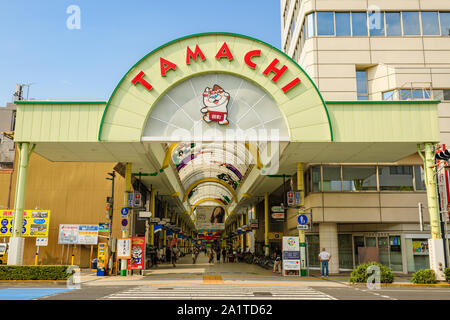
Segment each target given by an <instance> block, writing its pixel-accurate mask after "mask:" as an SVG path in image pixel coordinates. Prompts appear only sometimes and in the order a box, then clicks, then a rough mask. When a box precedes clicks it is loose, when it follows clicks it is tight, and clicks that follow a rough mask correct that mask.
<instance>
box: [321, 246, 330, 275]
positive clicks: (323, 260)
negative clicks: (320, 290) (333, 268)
mask: <svg viewBox="0 0 450 320" xmlns="http://www.w3.org/2000/svg"><path fill="white" fill-rule="evenodd" d="M319 260H320V262H321V263H322V278H323V277H324V276H325V277H327V278H328V263H329V262H330V260H331V254H329V253H328V252H327V251H326V250H325V248H322V251H321V252H320V253H319ZM324 270H325V271H326V272H325V271H324Z"/></svg>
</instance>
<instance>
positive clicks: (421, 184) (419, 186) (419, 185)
mask: <svg viewBox="0 0 450 320" xmlns="http://www.w3.org/2000/svg"><path fill="white" fill-rule="evenodd" d="M414 180H415V183H416V190H426V188H425V175H424V172H423V168H422V166H414Z"/></svg>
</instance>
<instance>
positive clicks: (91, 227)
mask: <svg viewBox="0 0 450 320" xmlns="http://www.w3.org/2000/svg"><path fill="white" fill-rule="evenodd" d="M97 241H98V224H81V225H79V226H78V243H77V244H97Z"/></svg>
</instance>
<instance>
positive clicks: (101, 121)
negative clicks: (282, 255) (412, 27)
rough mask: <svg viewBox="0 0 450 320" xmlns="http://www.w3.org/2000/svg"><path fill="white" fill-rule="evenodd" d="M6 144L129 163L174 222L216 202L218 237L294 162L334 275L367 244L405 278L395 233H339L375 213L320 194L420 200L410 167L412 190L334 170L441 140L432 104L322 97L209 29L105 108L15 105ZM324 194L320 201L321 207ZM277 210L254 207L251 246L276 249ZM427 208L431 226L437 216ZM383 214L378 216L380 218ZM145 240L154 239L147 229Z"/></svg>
mask: <svg viewBox="0 0 450 320" xmlns="http://www.w3.org/2000/svg"><path fill="white" fill-rule="evenodd" d="M14 139H15V142H16V143H17V144H18V146H19V148H20V149H21V152H20V159H19V163H20V164H21V166H22V165H25V166H26V165H27V161H28V158H27V156H28V153H29V151H30V150H32V151H34V152H35V153H37V154H39V155H41V156H42V157H44V158H46V159H48V160H50V161H72V162H96V161H97V162H119V163H124V164H125V163H126V164H128V165H127V168H129V169H127V170H126V174H125V176H126V179H131V176H135V177H137V176H138V177H139V179H140V182H141V183H142V184H144V185H145V186H146V187H148V188H149V190H150V189H151V190H152V194H153V193H155V192H157V193H158V194H159V195H164V196H165V197H166V199H168V200H167V201H169V203H170V205H171V207H173V208H175V209H174V210H175V211H177V212H178V214H179V215H182V216H183V217H184V218H183V219H185V220H184V225H192V224H193V221H195V219H196V216H195V210H194V208H195V207H198V206H213V205H214V206H221V207H223V208H224V212H226V215H225V226H224V228H225V230H227V229H229V228H230V226H231V225H233V226H234V225H236V226H242V225H244V224H245V223H244V222H243V220H242V219H241V218H240V214H241V213H242V212H244V211H245V212H248V211H249V208H252V207H253V206H255V205H256V204H257V203H260V201H261V199H263V197H266V198H267V196H268V194H269V193H271V192H273V191H274V190H275V189H277V188H278V187H279V186H280V184H281V183H282V182H283V179H282V178H279V177H275V178H274V177H273V176H274V175H276V174H293V173H296V172H298V171H297V170H298V168H299V164H303V165H304V167H305V172H306V176H307V177H309V178H308V179H310V180H308V181H309V182H311V183H307V184H306V187H307V188H308V189H306V190H302V191H306V193H307V197H306V198H305V206H306V207H307V208H311V209H312V210H313V220H314V222H315V223H316V227H318V228H319V229H320V230H321V231H320V232H319V238H320V239H319V240H320V243H321V244H322V245H324V244H326V246H327V247H329V248H330V251H332V255H334V256H335V257H340V255H341V254H342V257H343V258H342V259H340V258H339V259H338V260H339V262H338V263H336V266H334V265H333V263H332V264H331V270H332V271H333V270H335V267H337V268H339V267H341V268H342V269H347V268H351V267H352V266H353V265H355V264H356V263H357V261H358V259H360V255H361V254H360V252H361V251H364V250H362V248H364V249H367V250H366V251H367V252H369V253H370V254H372V253H373V251H374V250H373V249H371V248H376V251H377V253H378V255H379V257H380V259H382V260H383V261H385V262H386V263H388V264H389V265H390V266H392V267H393V269H401V268H402V259H401V255H402V250H404V249H403V248H402V245H401V241H400V240H399V239H400V235H399V234H396V233H395V234H394V233H390V232H389V233H388V234H385V235H381V234H377V235H375V236H370V235H368V234H366V233H364V234H362V235H359V234H357V233H355V232H352V233H346V232H342V230H339V228H341V225H342V226H344V227H345V226H346V225H347V226H348V225H352V224H355V223H364V222H368V221H369V220H370V219H369V218H368V217H369V216H370V215H371V213H363V214H362V216H366V218H364V219H360V216H361V215H355V213H354V211H355V210H356V209H357V207H358V206H357V205H355V204H352V205H351V206H352V208H353V209H352V210H353V211H352V210H346V211H339V210H334V211H333V210H332V211H330V212H329V213H327V211H326V210H327V207H329V202H330V201H331V202H332V201H335V202H336V201H338V202H340V203H341V206H342V204H345V203H346V199H345V196H344V197H342V194H339V195H338V198H335V199H334V200H332V199H328V198H329V196H332V195H331V194H329V193H326V192H328V191H338V190H339V191H340V192H342V191H346V190H349V191H355V190H356V191H358V190H361V191H362V190H366V191H367V193H370V192H373V194H372V196H375V197H378V198H380V197H387V198H386V199H387V200H386V199H385V200H386V201H395V199H393V198H392V195H384V194H383V195H380V193H382V192H383V191H385V190H389V191H393V189H392V188H394V189H395V190H394V191H397V189H399V190H398V191H401V192H403V191H405V192H406V191H411V190H412V191H414V192H416V191H417V192H419V191H420V192H422V195H423V197H424V198H426V196H427V193H426V192H425V190H424V185H423V184H422V185H421V184H420V181H419V180H420V179H418V177H419V175H420V172H419V171H420V170H419V169H417V170H419V171H417V170H416V166H414V168H413V167H410V168H409V169H405V170H406V171H405V172H402V173H404V174H405V175H410V176H411V177H412V180H411V181H408V182H403V181H398V182H395V180H392V179H390V180H389V179H388V178H386V179H387V180H385V179H384V175H385V172H386V174H387V175H393V174H395V172H393V171H392V170H390V169H389V168H387V169H385V167H382V166H381V165H380V166H376V165H375V166H370V165H369V166H367V167H366V168H362V167H361V168H360V167H358V168H356V169H355V168H354V167H352V168H350V167H348V168H347V167H345V166H342V165H340V163H352V164H354V165H364V164H367V163H374V162H375V163H380V164H383V163H395V162H397V161H400V160H401V159H405V158H407V157H410V156H412V155H414V154H417V150H418V145H420V146H421V148H425V149H426V150H427V153H426V157H427V159H431V158H434V155H432V152H430V150H431V149H430V148H431V146H432V144H433V143H436V142H438V141H439V125H438V121H437V102H436V101H414V102H413V103H410V102H404V101H403V102H395V103H394V102H390V103H386V102H379V101H368V102H367V101H352V102H346V101H338V102H336V101H324V100H323V98H322V96H321V94H320V92H319V91H318V89H317V87H316V86H315V84H314V83H313V82H312V80H311V79H310V78H309V76H308V75H307V74H306V73H305V71H304V70H302V69H301V68H300V67H299V66H298V65H297V64H296V63H295V62H294V61H293V60H292V59H290V58H289V57H288V56H287V55H285V54H284V53H282V52H281V51H279V50H278V49H276V48H274V47H272V46H270V45H268V44H266V43H264V42H262V41H259V40H257V39H253V38H250V37H247V36H242V35H236V34H227V33H207V34H197V35H192V36H188V37H185V38H181V39H177V40H175V41H172V42H169V43H168V44H166V45H163V46H161V47H159V48H157V49H155V50H154V51H152V52H151V53H149V54H148V55H147V56H145V57H144V58H142V59H141V60H140V61H139V62H138V63H136V65H134V66H133V67H132V68H131V69H130V70H129V71H128V72H127V73H126V74H125V75H124V77H123V78H122V80H121V81H120V82H119V84H118V85H117V87H116V89H115V90H114V92H113V93H112V95H111V97H110V99H109V100H108V101H107V102H101V101H100V102H98V101H97V102H89V101H84V102H77V101H55V102H52V101H18V102H17V124H16V131H15V136H14ZM32 146H33V147H32ZM31 148H33V149H31ZM336 163H338V164H339V165H338V166H334V164H336ZM310 164H311V165H310ZM316 164H319V165H316ZM333 166H334V167H333ZM425 168H426V170H432V168H431V167H425ZM360 169H361V170H360ZM317 170H319V171H317ZM395 170H397V169H395ZM318 172H320V174H318ZM430 172H431V171H430ZM26 175H27V172H26V171H23V170H22V171H19V173H18V178H17V179H18V184H17V185H18V186H19V187H18V189H17V190H16V194H17V195H19V196H16V200H17V201H16V203H15V210H19V211H20V210H23V209H24V198H23V199H22V198H21V195H22V196H24V191H25V188H26V181H27V180H26ZM348 177H350V178H348ZM385 181H387V182H385ZM43 183H45V182H43ZM405 187H406V188H405ZM385 188H386V189H385ZM125 191H126V192H129V191H131V190H129V188H128V187H127V188H126V190H125ZM428 191H429V195H430V196H433V195H435V192H436V191H435V190H434V191H433V189H430V190H428ZM358 194H359V196H361V195H362V196H364V197H367V196H368V194H363V193H362V192H361V193H358ZM351 196H354V194H353V193H352V194H351ZM152 197H154V196H152ZM320 197H322V198H325V200H326V201H329V202H328V203H327V202H322V203H320V204H319V203H318V202H317V201H319V198H320ZM151 199H154V198H151ZM360 200H361V199H359V200H358V199H357V201H360ZM267 201H268V200H267ZM321 201H323V199H322V200H321ZM423 202H426V199H424V201H423ZM275 204H276V203H269V202H267V205H263V208H264V209H263V212H264V213H263V215H262V216H261V215H260V214H259V212H256V217H257V219H258V220H259V229H258V230H257V231H255V240H254V241H255V249H256V250H257V248H258V244H259V243H260V242H263V243H264V247H268V246H269V244H270V243H271V242H272V240H270V238H269V232H272V233H276V232H280V231H281V229H283V227H280V230H278V229H277V230H275V229H274V230H271V231H269V229H268V227H266V226H268V225H267V223H266V222H268V219H269V216H268V210H269V209H268V208H269V205H270V206H274V205H275ZM332 207H334V208H336V207H339V206H338V205H336V204H334V205H332ZM382 207H383V206H382ZM394 207H395V206H394ZM391 209H392V206H391ZM429 210H430V212H431V216H432V217H433V219H434V215H435V207H434V206H433V205H430V206H429ZM393 211H395V210H393ZM393 211H392V210H391V211H390V212H381V213H379V214H378V215H381V216H382V217H383V219H384V220H386V219H387V220H389V219H388V218H386V217H389V216H390V215H392V214H395V213H394V212H393ZM349 212H350V213H349ZM54 214H55V215H57V214H58V213H57V212H56V213H54ZM407 215H408V214H407ZM273 218H275V219H276V218H277V217H276V215H272V216H271V219H273ZM402 219H407V217H403V218H402ZM402 219H400V220H402ZM238 220H239V221H240V222H239V224H237V223H236V221H238ZM400 220H399V221H400ZM391 221H392V222H393V221H395V219H394V220H393V219H391ZM402 221H403V220H402ZM374 222H375V221H374ZM401 223H403V222H401ZM432 224H433V227H434V224H435V222H434V220H433V221H432ZM338 226H339V227H338ZM151 228H153V226H152V227H151ZM233 231H235V230H233ZM343 231H345V230H343ZM368 231H374V230H373V229H371V230H368ZM123 232H126V233H127V232H128V233H133V232H134V230H127V231H123ZM325 234H326V235H329V237H328V238H327V237H325V236H324V235H325ZM311 237H314V236H313V235H312V236H310V238H311ZM334 237H338V238H339V239H340V241H339V242H338V241H334V240H332V239H333V238H334ZM12 239H14V241H13V242H12V247H13V250H12V251H13V252H14V251H17V252H22V251H21V250H23V249H20V248H21V247H23V242H21V241H22V240H20V239H22V238H21V237H20V233H19V231H17V232H15V233H14V236H13V237H12ZM146 240H147V241H148V242H149V243H151V244H154V243H155V242H154V241H155V238H154V236H153V229H151V231H150V232H149V235H148V236H147V239H146ZM273 241H277V240H276V239H274V240H273ZM324 241H325V242H324ZM327 241H328V242H327ZM240 242H241V243H242V242H243V240H241V241H240ZM313 243H317V239H316V238H311V244H313ZM331 243H334V245H329V244H331ZM338 243H339V246H338ZM350 244H351V246H350ZM249 247H250V246H249ZM350 248H351V250H350ZM310 252H313V250H310ZM10 256H11V255H10ZM20 256H21V254H16V255H14V254H13V255H12V258H11V259H12V260H11V261H13V260H14V259H16V260H14V261H16V262H20ZM350 257H351V260H350ZM399 257H400V258H399ZM312 260H313V259H312ZM350 261H352V264H350Z"/></svg>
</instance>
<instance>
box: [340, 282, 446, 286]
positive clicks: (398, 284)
mask: <svg viewBox="0 0 450 320" xmlns="http://www.w3.org/2000/svg"><path fill="white" fill-rule="evenodd" d="M346 284H347V285H349V286H352V287H365V286H366V285H365V284H362V283H357V284H354V283H348V282H347V283H346ZM381 286H382V287H390V286H410V287H414V286H418V287H424V286H427V287H450V283H408V282H405V283H402V282H394V283H381Z"/></svg>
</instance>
